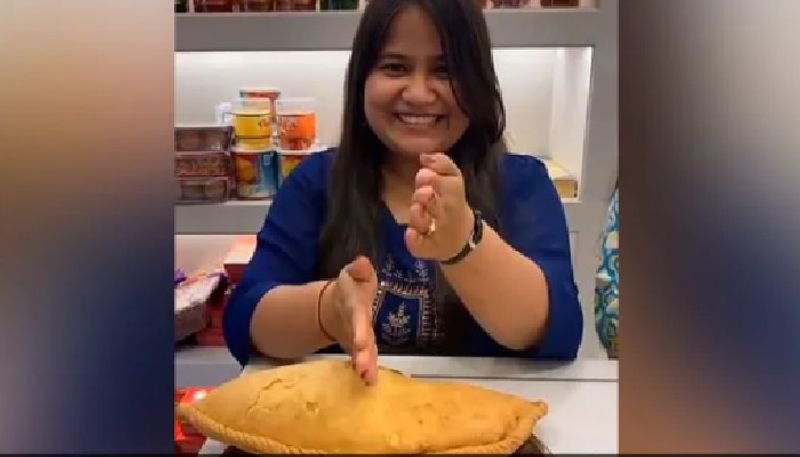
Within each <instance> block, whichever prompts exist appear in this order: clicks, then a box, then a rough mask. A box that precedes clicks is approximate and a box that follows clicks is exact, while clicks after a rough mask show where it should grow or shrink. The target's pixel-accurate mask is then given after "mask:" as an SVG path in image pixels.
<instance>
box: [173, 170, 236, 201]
mask: <svg viewBox="0 0 800 457" xmlns="http://www.w3.org/2000/svg"><path fill="white" fill-rule="evenodd" d="M176 185H177V200H178V202H180V203H208V202H223V201H225V200H227V199H228V196H229V195H230V190H231V180H230V178H229V177H227V176H219V177H213V178H177V179H176Z"/></svg>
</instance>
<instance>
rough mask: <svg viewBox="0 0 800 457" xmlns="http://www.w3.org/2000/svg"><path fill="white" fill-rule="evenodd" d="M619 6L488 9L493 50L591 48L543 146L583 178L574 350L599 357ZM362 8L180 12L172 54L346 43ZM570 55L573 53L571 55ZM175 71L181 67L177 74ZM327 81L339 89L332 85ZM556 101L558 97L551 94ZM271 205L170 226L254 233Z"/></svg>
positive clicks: (199, 211) (613, 167) (178, 218)
mask: <svg viewBox="0 0 800 457" xmlns="http://www.w3.org/2000/svg"><path fill="white" fill-rule="evenodd" d="M617 11H618V0H597V2H596V7H593V8H568V9H539V8H531V9H518V10H485V12H484V14H485V17H486V20H487V23H488V26H489V31H490V35H491V39H492V45H493V47H494V48H495V49H513V48H528V49H529V48H556V49H565V51H566V52H567V54H568V53H569V50H571V49H579V48H590V50H591V52H590V54H589V56H590V64H589V70H588V76H589V80H588V81H589V85H588V101H587V102H586V103H584V106H583V109H582V110H577V111H574V112H563V111H564V110H561V111H562V112H560V113H559V114H556V111H555V110H554V111H553V115H552V116H553V119H554V120H553V121H551V122H553V123H556V124H557V125H551V126H550V132H551V134H552V133H553V132H556V133H558V134H559V135H561V140H559V141H558V142H553V141H552V140H551V146H550V149H553V150H551V151H546V152H547V153H558V151H555V149H559V148H561V149H570V151H571V152H567V153H565V154H567V155H568V156H569V157H565V158H564V160H563V161H566V162H569V163H570V167H571V168H572V169H570V171H571V172H572V173H573V174H575V175H576V176H578V177H579V183H578V192H579V194H578V198H575V199H566V200H563V203H564V208H565V211H566V214H567V220H568V224H569V231H570V239H571V242H572V251H573V260H574V267H575V275H576V281H577V283H578V287H579V290H580V299H581V303H582V305H583V309H584V321H585V325H584V343H583V345H582V348H581V354H580V356H581V357H587V358H596V357H603V353H602V351H601V349H600V345H599V342H598V339H597V336H596V333H595V331H594V324H593V322H594V321H593V319H594V318H593V312H592V310H593V303H594V271H595V268H596V267H597V264H598V259H597V251H598V248H599V239H600V233H601V229H602V226H603V222H604V219H605V212H606V208H607V205H608V200H609V196H610V194H611V191H612V188H613V185H614V181H615V179H616V176H617V168H618V165H617V164H618V160H617V157H618V134H617V130H618V101H617V98H618V96H617V94H618V77H617V73H618V71H617V70H618V55H617V44H618V25H617ZM360 16H361V12H360V11H351V12H341V11H335V12H324V11H318V12H288V13H195V14H193V13H185V14H176V18H175V49H176V52H178V53H196V52H217V53H219V52H222V53H236V52H242V51H259V52H263V51H346V50H349V48H350V46H351V41H352V37H353V36H354V33H355V30H356V28H357V26H358V21H359V18H360ZM566 58H567V59H569V58H571V57H569V54H568V56H567V57H566ZM570 68H571V67H570ZM226 71H234V70H226ZM558 71H559V70H554V74H556V75H561V76H560V77H563V76H564V74H565V73H564V69H563V68H562V69H561V70H560V72H561V73H558ZM568 73H569V70H567V74H568ZM176 77H181V76H180V75H177V73H176ZM555 78H556V76H554V79H555ZM561 80H564V79H563V78H561V79H559V81H561ZM559 84H561V89H560V90H562V91H563V90H567V91H569V90H571V87H570V86H568V85H567V86H565V85H564V84H566V83H559ZM331 90H334V91H337V92H340V91H341V90H340V87H338V86H337V87H335V88H331ZM553 90H554V91H555V90H557V89H553ZM187 93H192V92H191V91H187ZM178 95H181V94H176V101H177V98H178ZM568 95H569V92H568ZM181 96H187V95H186V94H185V93H183V95H181ZM506 97H508V95H506ZM553 98H554V99H555V96H554V97H553ZM562 98H564V97H563V96H562ZM566 98H572V97H569V96H568V97H566ZM553 103H560V102H557V101H555V100H554V102H553ZM211 108H212V107H209V110H211ZM567 111H569V110H567ZM558 123H571V124H575V125H578V126H579V127H575V128H582V129H583V132H579V133H580V134H573V133H571V131H570V132H566V133H564V132H558V130H559V125H558ZM571 124H570V125H571ZM584 126H585V128H584ZM569 128H573V127H572V126H571V127H569ZM562 130H563V129H562ZM581 138H582V139H583V140H582V144H581V141H580V139H581ZM555 158H556V160H560V159H561V157H555ZM268 209H269V202H268V201H262V202H242V201H230V202H226V203H220V204H208V205H176V207H175V233H176V234H177V235H179V236H180V235H203V234H239V233H255V232H256V231H258V230H259V229H260V227H261V225H262V224H263V221H264V216H265V215H266V213H267V211H268Z"/></svg>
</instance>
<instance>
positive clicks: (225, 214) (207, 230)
mask: <svg viewBox="0 0 800 457" xmlns="http://www.w3.org/2000/svg"><path fill="white" fill-rule="evenodd" d="M271 203H272V201H271V200H258V201H240V200H230V201H227V202H225V203H214V204H207V205H203V204H196V205H175V233H176V234H217V233H231V234H239V233H256V232H258V231H259V230H260V229H261V226H262V225H263V224H264V217H265V216H266V215H267V211H268V210H269V205H270V204H271Z"/></svg>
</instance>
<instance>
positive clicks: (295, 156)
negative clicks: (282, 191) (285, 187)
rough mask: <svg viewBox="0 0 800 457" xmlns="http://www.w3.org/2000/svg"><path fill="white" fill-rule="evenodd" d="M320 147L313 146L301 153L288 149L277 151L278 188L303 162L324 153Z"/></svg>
mask: <svg viewBox="0 0 800 457" xmlns="http://www.w3.org/2000/svg"><path fill="white" fill-rule="evenodd" d="M324 150H325V148H324V147H322V146H319V145H317V146H315V147H313V148H310V149H306V150H303V151H295V150H289V149H278V161H279V163H280V173H279V174H278V186H280V185H281V184H283V181H284V180H285V179H286V178H287V177H288V176H289V175H290V174H291V173H292V171H294V169H295V168H297V166H298V165H300V164H301V163H302V162H303V161H304V160H306V159H307V158H309V157H310V156H311V155H312V154H316V153H318V152H322V151H324Z"/></svg>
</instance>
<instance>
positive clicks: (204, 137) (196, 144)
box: [175, 124, 231, 152]
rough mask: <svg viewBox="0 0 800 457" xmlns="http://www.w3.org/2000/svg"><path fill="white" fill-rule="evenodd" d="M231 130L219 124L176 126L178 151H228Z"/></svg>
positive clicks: (176, 147) (176, 146)
mask: <svg viewBox="0 0 800 457" xmlns="http://www.w3.org/2000/svg"><path fill="white" fill-rule="evenodd" d="M230 142H231V128H230V126H227V125H219V124H179V125H176V126H175V150H176V151H214V152H221V151H225V150H227V149H228V146H229V145H230Z"/></svg>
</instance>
